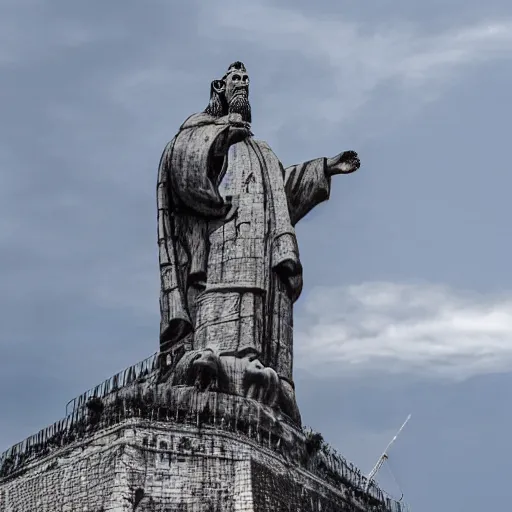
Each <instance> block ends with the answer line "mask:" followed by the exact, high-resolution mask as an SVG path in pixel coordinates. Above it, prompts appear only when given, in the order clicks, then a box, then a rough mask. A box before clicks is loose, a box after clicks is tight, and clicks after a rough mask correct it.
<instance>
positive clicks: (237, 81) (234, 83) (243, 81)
mask: <svg viewBox="0 0 512 512" xmlns="http://www.w3.org/2000/svg"><path fill="white" fill-rule="evenodd" d="M225 84H226V85H225V93H224V94H225V97H226V101H227V103H228V105H229V104H230V103H231V101H232V100H233V98H235V97H236V96H238V95H239V94H240V95H245V97H246V98H248V97H249V75H248V74H247V73H246V72H242V71H237V70H235V71H232V72H231V73H229V74H228V76H227V77H226V78H225Z"/></svg>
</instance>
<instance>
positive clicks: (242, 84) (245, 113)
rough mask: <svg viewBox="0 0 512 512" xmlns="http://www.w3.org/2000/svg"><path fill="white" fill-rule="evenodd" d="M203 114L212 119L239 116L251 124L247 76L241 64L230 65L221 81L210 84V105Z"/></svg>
mask: <svg viewBox="0 0 512 512" xmlns="http://www.w3.org/2000/svg"><path fill="white" fill-rule="evenodd" d="M205 112H206V113H208V114H210V115H212V116H214V117H221V116H223V115H226V114H240V115H241V116H242V120H244V121H246V122H248V123H250V122H251V105H250V103H249V76H248V75H247V72H246V70H245V67H244V66H243V64H242V63H240V62H237V63H234V64H232V65H231V66H230V69H229V71H228V72H227V73H226V75H225V76H224V78H223V79H222V80H214V81H213V82H212V87H211V91H210V103H209V105H208V107H207V108H206V110H205Z"/></svg>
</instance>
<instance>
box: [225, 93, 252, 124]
mask: <svg viewBox="0 0 512 512" xmlns="http://www.w3.org/2000/svg"><path fill="white" fill-rule="evenodd" d="M229 113H230V114H240V115H241V116H242V120H243V121H245V122H246V123H250V122H251V120H252V119H251V104H250V103H249V98H248V97H247V94H246V93H241V94H237V95H235V96H233V98H232V99H231V101H230V102H229Z"/></svg>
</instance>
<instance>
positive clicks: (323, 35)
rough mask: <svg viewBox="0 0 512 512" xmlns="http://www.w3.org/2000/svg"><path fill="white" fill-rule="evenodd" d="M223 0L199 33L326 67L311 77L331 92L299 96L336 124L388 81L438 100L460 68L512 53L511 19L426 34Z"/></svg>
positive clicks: (309, 111)
mask: <svg viewBox="0 0 512 512" xmlns="http://www.w3.org/2000/svg"><path fill="white" fill-rule="evenodd" d="M221 3H222V8H221V9H220V8H219V6H218V3H216V4H215V6H214V5H213V4H212V5H211V7H205V9H204V11H203V17H202V22H201V25H200V27H201V33H202V35H205V36H207V37H210V38H221V39H223V38H230V39H233V38H237V39H238V40H240V41H246V42H248V43H250V44H254V45H256V46H258V47H259V48H260V49H263V48H265V49H267V50H269V51H271V52H275V59H276V61H279V62H282V61H283V57H284V58H285V59H289V57H290V56H293V57H298V58H303V59H305V60H306V61H308V62H309V65H307V67H306V68H305V69H311V66H312V65H314V66H321V67H322V68H323V72H322V74H321V75H316V76H317V78H316V82H317V84H318V83H319V82H332V83H333V85H334V87H333V88H332V89H331V92H330V94H327V95H324V94H322V95H318V97H314V94H315V91H312V96H311V98H309V99H312V100H313V101H311V102H308V103H306V102H300V101H297V105H298V106H300V108H301V109H302V110H303V111H304V114H305V115H307V117H308V118H309V119H311V118H313V119H314V118H317V119H318V118H322V119H324V120H326V121H332V122H339V121H340V116H342V117H343V120H347V119H348V118H350V117H352V116H353V115H354V114H355V112H359V110H360V109H361V107H362V106H364V105H365V104H366V103H367V102H368V101H369V100H370V99H372V97H373V95H374V94H375V93H376V92H377V91H378V90H379V89H380V88H383V87H388V86H389V85H391V86H392V87H393V88H394V89H395V90H396V91H398V92H400V93H401V94H402V93H404V92H407V93H413V99H414V101H418V100H422V101H430V100H433V99H436V98H437V97H438V96H439V94H441V93H442V91H443V89H444V87H445V86H446V85H447V83H449V82H450V80H451V79H452V78H453V76H454V73H455V72H460V71H461V70H462V68H463V66H467V65H470V64H475V63H482V62H485V61H487V60H489V59H495V58H498V57H508V58H510V55H511V53H510V52H511V50H512V20H510V19H501V20H490V21H488V22H483V21H480V22H478V23H475V24H473V25H467V26H457V27H451V28H449V29H448V30H445V31H444V32H437V33H428V32H426V31H425V26H420V25H418V24H412V23H406V22H403V21H402V22H397V23H394V24H392V25H391V24H390V23H389V22H388V23H386V24H385V25H382V26H376V25H372V24H369V23H360V22H355V21H350V20H333V19H330V18H328V17H325V16H323V17H320V16H318V15H317V16H315V15H312V14H310V13H308V15H306V14H302V13H300V12H299V11H298V10H292V9H284V8H279V7H277V6H273V5H270V3H257V2H251V3H249V2H238V1H232V0H225V1H223V2H221ZM241 20H243V22H241ZM277 71H278V70H277ZM277 71H276V72H277ZM313 78H314V77H313ZM304 79H305V80H311V77H308V76H304ZM275 84H276V88H277V89H279V92H280V94H279V95H280V96H282V95H283V90H285V91H286V95H290V94H291V95H293V91H294V89H295V88H297V87H298V86H299V85H298V84H297V83H296V82H295V83H294V80H282V79H281V80H275ZM315 87H317V85H316V86H315ZM322 92H324V89H322ZM301 94H302V93H301ZM400 100H403V98H398V99H397V101H400ZM268 101H272V98H269V99H268ZM411 103H413V102H411ZM408 107H409V106H408ZM305 115H304V117H305Z"/></svg>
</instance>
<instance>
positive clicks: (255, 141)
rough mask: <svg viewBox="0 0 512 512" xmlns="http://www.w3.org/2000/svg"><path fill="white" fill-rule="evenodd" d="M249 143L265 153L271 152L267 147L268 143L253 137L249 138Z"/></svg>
mask: <svg viewBox="0 0 512 512" xmlns="http://www.w3.org/2000/svg"><path fill="white" fill-rule="evenodd" d="M251 142H252V143H253V144H255V145H256V146H258V147H259V148H260V149H265V150H267V151H272V148H271V147H270V146H269V145H268V142H266V141H264V140H261V139H255V138H254V137H251Z"/></svg>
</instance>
